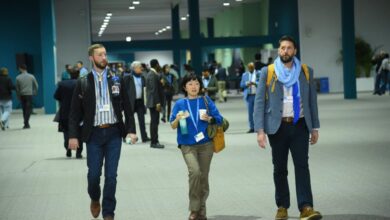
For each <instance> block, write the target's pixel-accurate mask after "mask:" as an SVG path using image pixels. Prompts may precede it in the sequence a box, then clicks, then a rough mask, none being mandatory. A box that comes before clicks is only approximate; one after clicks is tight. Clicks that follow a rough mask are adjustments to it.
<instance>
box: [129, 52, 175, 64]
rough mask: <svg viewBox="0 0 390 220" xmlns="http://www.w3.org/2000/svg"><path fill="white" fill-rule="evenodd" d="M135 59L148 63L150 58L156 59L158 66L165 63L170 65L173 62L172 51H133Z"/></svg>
mask: <svg viewBox="0 0 390 220" xmlns="http://www.w3.org/2000/svg"><path fill="white" fill-rule="evenodd" d="M134 55H135V60H137V61H141V62H143V63H146V64H148V65H149V62H150V60H152V59H157V60H158V62H159V63H160V66H161V67H162V66H164V65H165V64H169V65H171V64H172V63H173V53H172V51H143V52H136V53H134Z"/></svg>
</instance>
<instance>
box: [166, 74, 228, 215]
mask: <svg viewBox="0 0 390 220" xmlns="http://www.w3.org/2000/svg"><path fill="white" fill-rule="evenodd" d="M202 88H203V85H202V80H201V79H200V78H199V77H198V76H196V75H195V74H188V75H186V76H184V77H183V80H182V84H181V89H182V91H183V92H184V96H185V98H182V99H179V100H177V102H176V103H175V106H174V107H173V110H172V115H171V118H170V120H169V121H170V123H171V126H172V128H173V129H177V143H178V144H179V147H180V148H181V152H182V155H183V158H184V161H185V163H186V165H187V168H188V178H189V181H188V182H189V200H190V202H189V203H190V204H189V211H190V216H189V218H188V219H189V220H206V219H207V215H206V200H207V197H208V195H209V191H210V190H209V178H208V177H209V171H210V164H211V159H212V158H213V154H214V151H213V143H212V140H211V139H210V138H209V136H208V135H207V126H208V125H209V124H215V123H216V124H221V123H222V116H221V114H220V113H219V111H218V109H217V107H216V106H215V104H214V102H213V101H212V100H211V99H210V98H209V97H207V96H205V97H203V96H200V92H201V91H202ZM204 99H207V102H208V107H206V102H205V100H204ZM206 109H209V111H208V112H207V111H206ZM181 120H185V121H186V126H185V128H184V127H183V126H182V124H181V125H180V126H179V121H181ZM182 129H183V130H182Z"/></svg>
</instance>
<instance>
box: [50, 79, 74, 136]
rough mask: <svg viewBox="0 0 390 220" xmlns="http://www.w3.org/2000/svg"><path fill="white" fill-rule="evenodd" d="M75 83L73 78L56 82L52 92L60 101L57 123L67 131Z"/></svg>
mask: <svg viewBox="0 0 390 220" xmlns="http://www.w3.org/2000/svg"><path fill="white" fill-rule="evenodd" d="M76 83H77V80H75V79H69V80H63V81H61V82H59V83H58V86H57V89H56V91H55V93H54V98H55V99H56V100H58V101H59V102H60V110H59V116H60V117H59V123H60V125H61V128H62V129H64V130H65V131H68V119H69V112H70V106H71V104H72V96H73V91H74V90H75V88H76Z"/></svg>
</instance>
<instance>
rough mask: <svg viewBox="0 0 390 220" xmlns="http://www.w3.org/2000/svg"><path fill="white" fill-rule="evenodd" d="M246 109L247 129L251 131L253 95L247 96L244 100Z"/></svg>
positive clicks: (252, 124) (253, 126)
mask: <svg viewBox="0 0 390 220" xmlns="http://www.w3.org/2000/svg"><path fill="white" fill-rule="evenodd" d="M246 107H247V109H248V122H249V129H251V130H253V129H254V128H255V125H254V122H253V111H254V110H255V95H248V97H247V98H246Z"/></svg>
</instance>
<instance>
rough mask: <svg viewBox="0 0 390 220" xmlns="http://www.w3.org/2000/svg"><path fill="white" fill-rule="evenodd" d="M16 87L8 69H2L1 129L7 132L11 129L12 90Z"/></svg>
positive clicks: (0, 79) (0, 80) (0, 97)
mask: <svg viewBox="0 0 390 220" xmlns="http://www.w3.org/2000/svg"><path fill="white" fill-rule="evenodd" d="M14 89H15V86H14V85H13V83H12V80H11V78H10V77H9V76H8V69H7V68H5V67H2V68H1V69H0V128H1V130H3V131H4V130H5V129H6V128H9V116H10V115H11V112H12V90H14Z"/></svg>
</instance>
